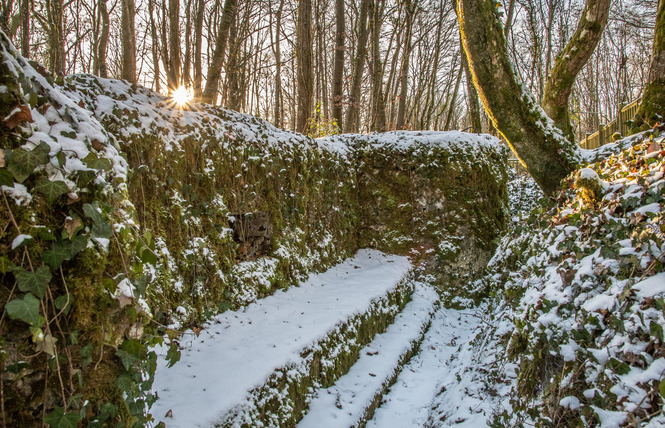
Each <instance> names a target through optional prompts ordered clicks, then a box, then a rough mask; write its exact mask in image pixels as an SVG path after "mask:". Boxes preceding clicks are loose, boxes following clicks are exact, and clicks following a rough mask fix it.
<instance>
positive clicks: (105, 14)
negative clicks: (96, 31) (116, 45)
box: [93, 0, 110, 78]
mask: <svg viewBox="0 0 665 428" xmlns="http://www.w3.org/2000/svg"><path fill="white" fill-rule="evenodd" d="M99 17H100V19H101V26H102V28H101V34H100V35H99V40H98V41H97V49H96V52H95V61H94V65H93V70H94V73H95V74H97V75H99V77H103V78H107V77H109V75H108V74H109V73H108V67H107V64H106V49H107V47H108V44H109V23H110V20H109V11H108V9H107V7H106V0H100V2H99Z"/></svg>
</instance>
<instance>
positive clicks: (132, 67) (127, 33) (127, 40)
mask: <svg viewBox="0 0 665 428" xmlns="http://www.w3.org/2000/svg"><path fill="white" fill-rule="evenodd" d="M135 16H136V6H135V4H134V0H122V18H121V22H122V30H121V32H122V36H121V39H122V73H121V77H122V78H123V79H125V80H127V81H128V82H129V83H132V84H135V83H136V30H135V27H134V17H135Z"/></svg>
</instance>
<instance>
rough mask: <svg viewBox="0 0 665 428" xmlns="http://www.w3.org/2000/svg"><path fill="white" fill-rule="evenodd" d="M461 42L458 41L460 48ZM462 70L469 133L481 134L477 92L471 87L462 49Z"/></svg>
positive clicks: (481, 125) (467, 64) (469, 73)
mask: <svg viewBox="0 0 665 428" xmlns="http://www.w3.org/2000/svg"><path fill="white" fill-rule="evenodd" d="M461 47H462V45H461V40H460V48H461ZM461 53H462V69H463V70H464V74H465V75H466V93H467V99H468V101H469V119H470V121H471V132H476V133H480V132H483V123H482V121H481V120H480V104H479V103H478V92H476V88H475V86H473V78H472V77H471V72H470V71H469V62H468V60H467V58H466V55H465V54H464V50H463V49H462V52H461Z"/></svg>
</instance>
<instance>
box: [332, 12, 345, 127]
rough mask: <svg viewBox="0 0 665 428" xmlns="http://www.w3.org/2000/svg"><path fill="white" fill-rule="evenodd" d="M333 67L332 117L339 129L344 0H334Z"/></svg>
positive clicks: (342, 83) (341, 103)
mask: <svg viewBox="0 0 665 428" xmlns="http://www.w3.org/2000/svg"><path fill="white" fill-rule="evenodd" d="M335 25H336V27H335V68H334V70H333V82H332V83H333V88H332V90H333V93H332V96H333V100H332V101H333V102H332V105H333V107H332V117H333V120H334V121H335V122H337V127H338V128H339V129H340V130H341V129H343V127H342V125H343V123H342V106H343V100H344V94H343V91H344V42H345V40H344V38H345V22H344V0H335Z"/></svg>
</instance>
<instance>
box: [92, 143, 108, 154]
mask: <svg viewBox="0 0 665 428" xmlns="http://www.w3.org/2000/svg"><path fill="white" fill-rule="evenodd" d="M92 147H93V148H94V149H95V150H97V151H99V152H103V151H104V150H106V147H104V145H103V144H102V143H101V142H100V141H99V140H92Z"/></svg>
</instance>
